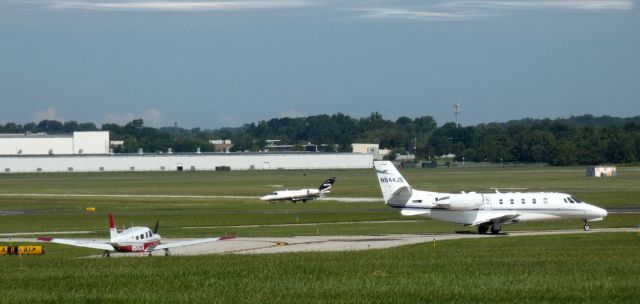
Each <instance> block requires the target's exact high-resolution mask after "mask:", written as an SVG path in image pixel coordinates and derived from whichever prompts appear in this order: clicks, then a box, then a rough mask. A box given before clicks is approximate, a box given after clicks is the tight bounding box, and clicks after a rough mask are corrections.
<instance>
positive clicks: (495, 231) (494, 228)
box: [491, 223, 502, 234]
mask: <svg viewBox="0 0 640 304" xmlns="http://www.w3.org/2000/svg"><path fill="white" fill-rule="evenodd" d="M500 230H502V225H500V223H493V225H492V226H491V233H492V234H498V233H500Z"/></svg>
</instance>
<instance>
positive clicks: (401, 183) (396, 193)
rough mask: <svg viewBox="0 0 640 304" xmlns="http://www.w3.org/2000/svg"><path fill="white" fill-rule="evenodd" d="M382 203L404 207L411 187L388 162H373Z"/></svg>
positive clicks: (410, 192) (409, 195)
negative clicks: (382, 198)
mask: <svg viewBox="0 0 640 304" xmlns="http://www.w3.org/2000/svg"><path fill="white" fill-rule="evenodd" d="M373 165H374V167H375V168H376V174H377V175H378V182H379V183H380V189H381V190H382V196H383V197H384V201H385V203H386V204H388V205H404V204H405V203H406V202H407V201H408V200H409V198H410V197H411V194H412V190H411V185H409V183H408V182H407V180H405V179H404V177H402V175H401V174H400V172H398V169H396V167H395V166H394V165H393V163H391V162H390V161H375V162H373Z"/></svg>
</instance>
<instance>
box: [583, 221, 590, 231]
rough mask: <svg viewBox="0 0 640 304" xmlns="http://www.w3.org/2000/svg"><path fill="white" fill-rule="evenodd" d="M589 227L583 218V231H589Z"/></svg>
mask: <svg viewBox="0 0 640 304" xmlns="http://www.w3.org/2000/svg"><path fill="white" fill-rule="evenodd" d="M589 229H591V228H590V227H589V222H587V220H584V231H589Z"/></svg>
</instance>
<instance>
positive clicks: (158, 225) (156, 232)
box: [153, 220, 160, 234]
mask: <svg viewBox="0 0 640 304" xmlns="http://www.w3.org/2000/svg"><path fill="white" fill-rule="evenodd" d="M158 228H160V220H158V221H156V227H155V228H153V234H158Z"/></svg>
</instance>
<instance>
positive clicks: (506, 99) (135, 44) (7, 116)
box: [0, 0, 640, 129]
mask: <svg viewBox="0 0 640 304" xmlns="http://www.w3.org/2000/svg"><path fill="white" fill-rule="evenodd" d="M639 56H640V13H639V12H638V3H637V2H635V1H630V0H541V1H536V0H448V1H436V0H422V1H416V0H396V1H388V0H372V1H367V0H341V1H339V0H222V1H217V0H211V1H209V0H187V1H176V0H135V1H128V0H95V1H94V0H77V1H74V0H68V1H67V0H34V1H29V0H0V104H1V105H2V107H1V108H2V110H1V111H0V123H6V122H17V123H26V122H31V121H36V122H38V121H40V120H42V119H56V120H61V121H68V120H75V121H78V122H94V123H96V124H97V125H98V126H100V125H101V124H103V123H118V124H125V123H127V122H129V121H131V120H133V119H135V118H142V119H144V121H145V124H146V125H149V126H155V127H160V126H173V125H174V123H177V124H178V126H181V127H185V128H194V127H200V128H205V129H212V128H220V127H238V126H241V125H243V124H244V123H251V122H257V121H260V120H268V119H271V118H278V117H302V116H309V115H319V114H334V113H338V112H340V113H343V114H346V115H350V116H352V117H356V118H360V117H366V116H368V115H369V114H370V113H372V112H376V111H377V112H380V113H381V114H382V115H383V117H384V118H387V119H396V118H398V117H400V116H407V117H411V118H415V117H420V116H425V115H430V116H433V117H434V118H435V119H436V121H437V122H438V124H443V123H446V122H449V121H453V120H454V116H453V113H452V112H453V110H452V107H453V104H455V103H459V104H460V105H461V107H462V110H463V112H462V113H461V114H460V116H459V122H460V123H461V124H463V125H475V124H478V123H487V122H504V121H508V120H512V119H521V118H526V117H531V118H558V117H569V116H571V115H582V114H593V115H611V116H619V117H630V116H636V115H640V75H639V74H640V58H639Z"/></svg>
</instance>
